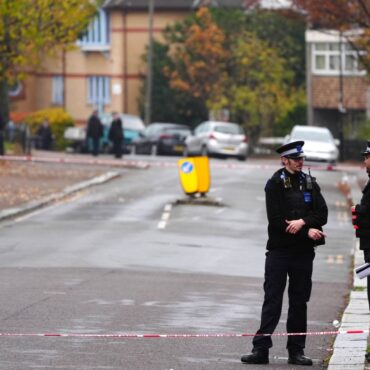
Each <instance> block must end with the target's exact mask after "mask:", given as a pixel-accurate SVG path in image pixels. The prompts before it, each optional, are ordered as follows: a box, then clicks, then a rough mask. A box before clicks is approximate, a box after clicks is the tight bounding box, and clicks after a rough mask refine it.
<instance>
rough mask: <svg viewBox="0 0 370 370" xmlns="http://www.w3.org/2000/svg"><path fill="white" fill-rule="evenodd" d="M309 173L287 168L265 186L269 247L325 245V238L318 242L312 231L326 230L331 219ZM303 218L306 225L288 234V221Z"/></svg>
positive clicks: (304, 247)
mask: <svg viewBox="0 0 370 370" xmlns="http://www.w3.org/2000/svg"><path fill="white" fill-rule="evenodd" d="M307 176H308V175H306V174H305V173H303V172H300V173H299V174H294V175H292V174H290V173H289V172H288V171H287V170H285V169H284V168H282V169H280V170H278V171H277V172H275V173H274V175H273V176H272V177H271V179H269V180H268V181H267V184H266V187H265V193H266V208H267V218H268V222H269V225H268V236H269V239H268V241H267V249H268V250H272V249H287V248H288V249H295V250H297V248H300V249H305V250H307V248H312V247H314V246H316V245H320V244H325V238H322V239H320V240H317V241H314V240H312V239H310V238H309V237H308V230H309V229H310V228H315V229H319V230H322V226H323V225H325V224H326V222H327V219H328V208H327V206H326V202H325V199H324V198H323V196H322V195H321V191H320V187H319V185H318V184H317V182H316V180H315V178H313V177H311V180H312V186H311V188H312V189H310V186H309V185H307ZM300 218H302V219H303V220H304V221H305V225H304V226H303V227H302V229H301V230H300V231H299V232H298V233H296V234H290V233H287V232H286V231H285V230H286V228H287V227H288V224H287V223H286V221H285V220H289V221H290V220H298V219H300Z"/></svg>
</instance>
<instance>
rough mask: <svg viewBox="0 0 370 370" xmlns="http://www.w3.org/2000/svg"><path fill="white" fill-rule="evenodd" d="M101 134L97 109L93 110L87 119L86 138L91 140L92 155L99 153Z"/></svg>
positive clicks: (101, 126) (101, 128)
mask: <svg viewBox="0 0 370 370" xmlns="http://www.w3.org/2000/svg"><path fill="white" fill-rule="evenodd" d="M102 136H103V124H102V123H101V121H100V119H99V114H98V111H97V110H94V111H93V112H92V114H91V116H90V118H89V120H88V121H87V132H86V137H87V139H88V140H89V139H91V141H92V155H93V156H97V155H99V144H100V138H101V137H102Z"/></svg>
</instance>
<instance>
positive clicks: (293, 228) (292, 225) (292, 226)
mask: <svg viewBox="0 0 370 370" xmlns="http://www.w3.org/2000/svg"><path fill="white" fill-rule="evenodd" d="M285 222H286V223H287V224H288V227H287V228H286V229H285V231H286V232H287V233H289V234H296V233H297V232H298V231H299V230H301V229H302V226H303V225H304V224H305V222H304V221H303V220H302V219H301V218H300V219H299V220H291V221H288V220H285Z"/></svg>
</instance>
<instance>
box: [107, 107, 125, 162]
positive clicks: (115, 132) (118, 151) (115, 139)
mask: <svg viewBox="0 0 370 370" xmlns="http://www.w3.org/2000/svg"><path fill="white" fill-rule="evenodd" d="M108 137H109V140H110V141H111V142H112V143H113V153H114V156H115V157H116V158H122V149H123V139H124V131H123V125H122V120H121V118H120V116H119V114H118V113H117V112H114V113H113V121H112V124H111V126H110V129H109V135H108Z"/></svg>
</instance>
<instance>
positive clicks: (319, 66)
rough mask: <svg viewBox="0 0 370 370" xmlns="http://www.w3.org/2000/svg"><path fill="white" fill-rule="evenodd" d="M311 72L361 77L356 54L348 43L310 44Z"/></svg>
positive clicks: (361, 70) (361, 72)
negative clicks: (311, 51) (311, 50)
mask: <svg viewBox="0 0 370 370" xmlns="http://www.w3.org/2000/svg"><path fill="white" fill-rule="evenodd" d="M312 49H313V53H312V56H313V72H314V73H316V74H329V75H339V74H340V73H342V74H344V75H359V74H360V75H362V74H364V73H365V71H364V70H363V69H362V68H361V66H360V63H359V58H358V52H357V51H356V50H354V49H353V47H352V46H351V45H350V44H348V43H342V44H341V43H339V42H317V43H313V44H312Z"/></svg>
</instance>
